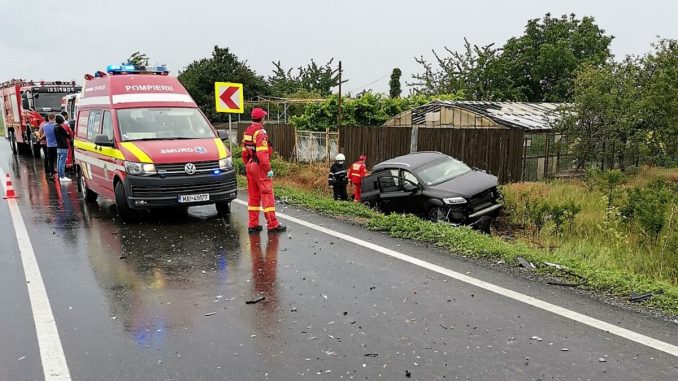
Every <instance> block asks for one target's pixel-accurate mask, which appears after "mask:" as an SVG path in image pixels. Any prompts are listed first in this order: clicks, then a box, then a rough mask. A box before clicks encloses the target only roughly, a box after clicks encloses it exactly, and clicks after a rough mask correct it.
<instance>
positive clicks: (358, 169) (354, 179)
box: [348, 155, 367, 202]
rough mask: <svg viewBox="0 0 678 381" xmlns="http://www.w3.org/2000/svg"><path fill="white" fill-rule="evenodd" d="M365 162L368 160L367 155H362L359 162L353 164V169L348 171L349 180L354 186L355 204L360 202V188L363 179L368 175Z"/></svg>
mask: <svg viewBox="0 0 678 381" xmlns="http://www.w3.org/2000/svg"><path fill="white" fill-rule="evenodd" d="M365 160H367V157H366V156H365V155H360V157H359V158H358V161H356V162H355V163H353V164H351V168H349V169H348V178H349V179H350V181H351V184H353V201H354V202H360V187H361V186H362V182H363V177H365V175H366V174H367V168H366V167H365Z"/></svg>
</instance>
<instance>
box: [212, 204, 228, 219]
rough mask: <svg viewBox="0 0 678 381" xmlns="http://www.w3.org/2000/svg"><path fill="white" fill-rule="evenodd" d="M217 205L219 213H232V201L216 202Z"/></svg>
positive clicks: (226, 214)
mask: <svg viewBox="0 0 678 381" xmlns="http://www.w3.org/2000/svg"><path fill="white" fill-rule="evenodd" d="M214 206H216V207H217V213H218V214H219V215H221V216H228V215H229V214H231V203H230V202H217V203H216V204H214Z"/></svg>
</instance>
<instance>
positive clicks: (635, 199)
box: [622, 179, 673, 241]
mask: <svg viewBox="0 0 678 381" xmlns="http://www.w3.org/2000/svg"><path fill="white" fill-rule="evenodd" d="M672 200H673V192H672V190H671V189H670V187H669V185H668V184H667V183H666V181H664V180H663V179H657V180H655V181H653V182H651V183H650V184H648V186H647V187H645V188H633V189H630V190H629V192H628V200H627V202H626V205H624V207H623V208H622V215H623V216H624V217H626V218H628V219H629V220H630V221H636V222H637V223H638V225H639V226H640V228H641V229H642V231H643V233H644V234H645V235H646V236H648V237H650V238H652V239H653V240H654V241H657V239H658V238H659V234H660V233H661V232H662V230H663V229H664V225H665V224H666V220H667V218H666V212H667V210H668V208H669V204H670V203H671V201H672Z"/></svg>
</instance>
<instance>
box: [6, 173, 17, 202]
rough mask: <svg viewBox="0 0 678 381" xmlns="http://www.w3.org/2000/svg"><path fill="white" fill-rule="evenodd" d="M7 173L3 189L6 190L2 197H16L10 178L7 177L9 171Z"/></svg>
mask: <svg viewBox="0 0 678 381" xmlns="http://www.w3.org/2000/svg"><path fill="white" fill-rule="evenodd" d="M6 175H7V183H6V186H5V189H6V190H7V193H6V194H5V197H3V199H5V200H8V199H10V198H17V197H16V193H14V187H13V186H12V178H11V177H9V173H7V174H6Z"/></svg>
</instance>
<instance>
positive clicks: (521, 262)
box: [516, 257, 536, 270]
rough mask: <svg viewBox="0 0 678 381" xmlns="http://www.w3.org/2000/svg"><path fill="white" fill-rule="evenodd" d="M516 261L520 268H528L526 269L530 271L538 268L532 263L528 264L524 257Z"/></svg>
mask: <svg viewBox="0 0 678 381" xmlns="http://www.w3.org/2000/svg"><path fill="white" fill-rule="evenodd" d="M516 260H517V261H518V265H520V267H524V268H526V269H528V270H534V269H536V267H534V265H533V264H532V263H531V262H528V261H527V260H526V259H525V258H523V257H518V258H516Z"/></svg>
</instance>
